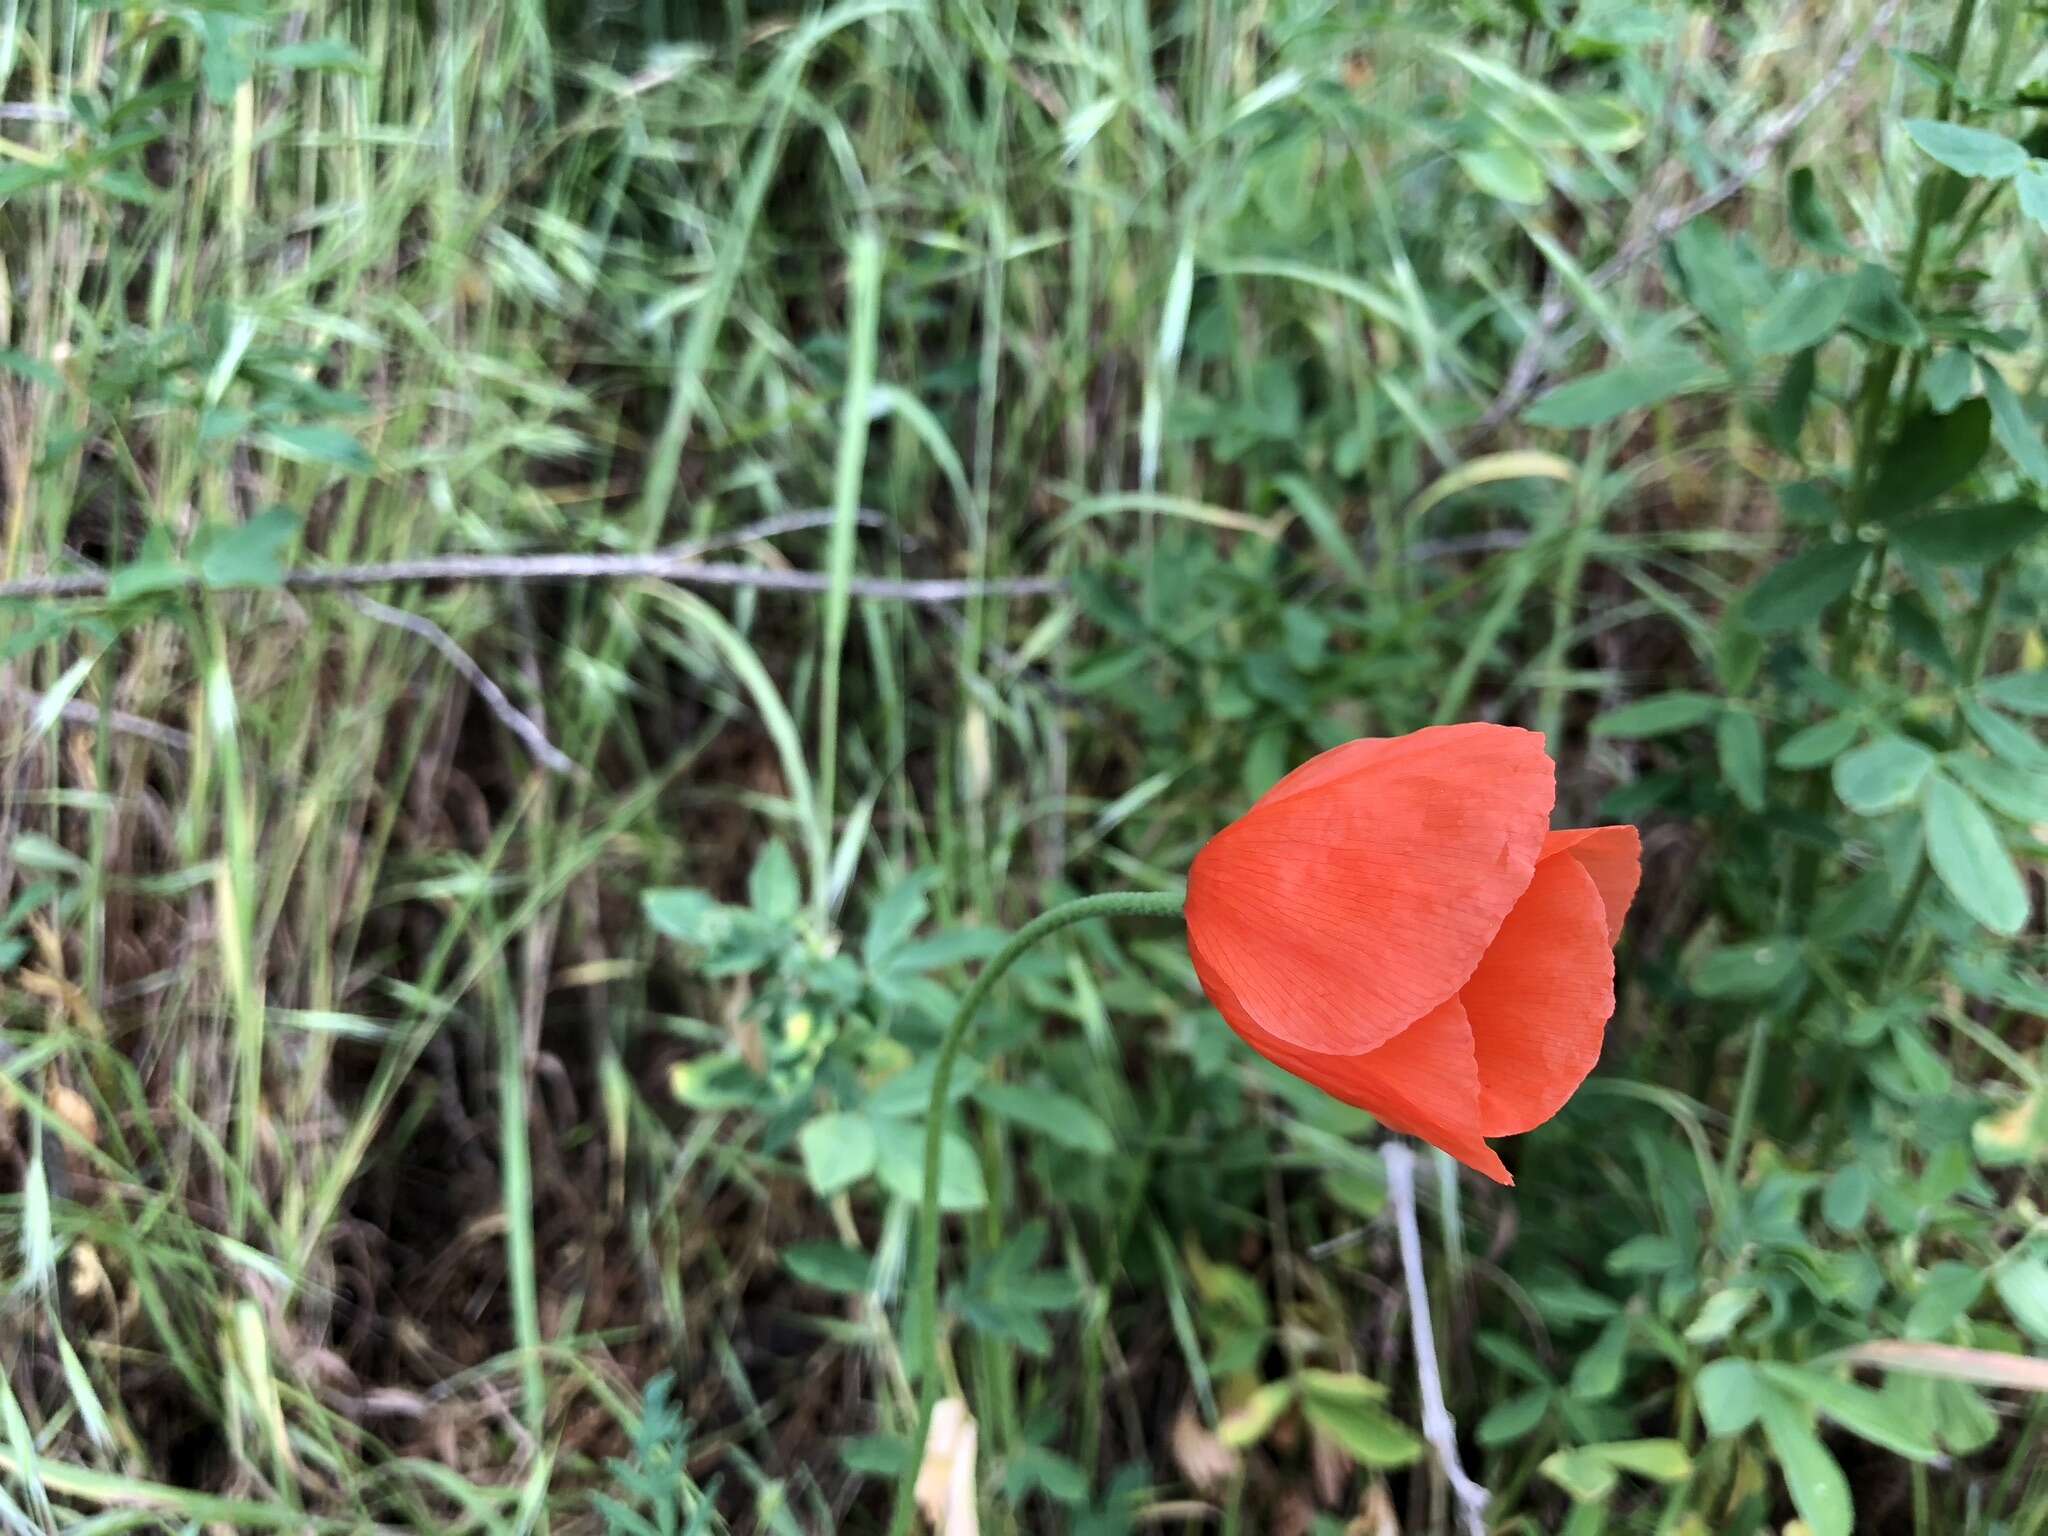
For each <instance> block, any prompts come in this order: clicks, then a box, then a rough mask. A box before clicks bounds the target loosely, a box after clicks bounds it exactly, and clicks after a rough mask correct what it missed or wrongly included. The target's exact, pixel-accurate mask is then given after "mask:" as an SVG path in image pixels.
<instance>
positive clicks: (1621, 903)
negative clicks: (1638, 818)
mask: <svg viewBox="0 0 2048 1536" xmlns="http://www.w3.org/2000/svg"><path fill="white" fill-rule="evenodd" d="M1560 853H1565V854H1570V855H1571V856H1572V857H1573V858H1574V859H1577V860H1578V861H1579V867H1580V868H1581V869H1583V870H1585V872H1586V873H1587V874H1589V875H1591V876H1592V877H1593V884H1594V885H1595V886H1596V887H1597V888H1598V889H1599V891H1600V901H1601V904H1602V905H1603V906H1605V907H1606V909H1607V942H1608V943H1610V944H1615V943H1619V942H1620V940H1621V924H1622V920H1623V919H1624V918H1626V917H1627V916H1628V909H1629V903H1631V902H1633V901H1634V900H1635V899H1636V886H1637V885H1638V884H1639V883H1640V882H1641V880H1642V878H1643V839H1642V837H1641V836H1640V835H1639V834H1638V833H1637V831H1636V829H1635V828H1634V827H1575V828H1573V829H1572V830H1571V831H1569V832H1553V833H1551V834H1550V835H1549V836H1548V837H1546V838H1544V839H1543V857H1544V858H1546V859H1548V858H1550V857H1552V856H1553V855H1556V854H1560Z"/></svg>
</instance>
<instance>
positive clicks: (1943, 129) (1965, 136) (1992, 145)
mask: <svg viewBox="0 0 2048 1536" xmlns="http://www.w3.org/2000/svg"><path fill="white" fill-rule="evenodd" d="M1901 126H1902V127H1904V129H1905V130H1906V136H1907V137H1908V138H1910V139H1911V140H1912V141H1913V142H1914V143H1915V144H1918V145H1919V146H1920V147H1921V149H1923V150H1925V151H1926V152H1927V153H1928V154H1929V155H1932V156H1933V157H1934V158H1935V159H1936V160H1939V161H1940V162H1941V163H1942V164H1943V165H1945V166H1947V167H1948V168H1949V169H1950V170H1952V171H1954V172H1955V173H1956V174H1957V175H1958V176H1974V177H1981V178H1986V179H1989V180H1992V181H2003V180H2005V179H2006V178H2007V177H2008V176H2016V175H2018V174H2019V173H2020V172H2021V171H2023V170H2025V169H2026V168H2027V158H2028V157H2027V152H2026V150H2024V149H2023V148H2021V147H2020V146H2019V145H2017V144H2015V143H2013V141H2012V140H2011V139H2008V138H2007V137H2006V136H2005V135H2004V134H2002V133H1991V132H1989V131H1988V130H1986V129H1983V128H1967V127H1965V126H1963V124H1961V123H1944V122H1940V121H1937V120H1935V119H1933V118H1926V117H1909V118H1907V119H1906V121H1905V122H1904V123H1903V124H1902V125H1901Z"/></svg>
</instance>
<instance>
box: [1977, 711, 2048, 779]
mask: <svg viewBox="0 0 2048 1536" xmlns="http://www.w3.org/2000/svg"><path fill="white" fill-rule="evenodd" d="M1962 710H1963V718H1964V719H1965V720H1967V721H1968V722H1969V725H1970V730H1971V733H1972V734H1973V735H1975V736H1976V738H1977V739H1978V740H1979V741H1981V742H1983V743H1984V745H1985V746H1987V747H1989V748H1990V749H1991V750H1992V751H1993V752H1994V753H1996V754H1997V755H1998V756H2000V757H2002V758H2004V759H2005V760H2006V761H2007V762H2008V763H2011V764H2012V765H2013V766H2014V767H2015V768H2024V769H2026V770H2027V772H2029V773H2048V747H2044V746H2042V745H2041V743H2040V742H2039V741H2038V740H2036V739H2035V737H2034V733H2033V732H2032V731H2030V730H2028V729H2027V728H2026V727H2025V726H2023V725H2021V724H2019V723H2018V722H2017V721H2013V720H2008V719H2006V717H2005V716H2004V715H2001V714H2000V713H1999V712H1998V711H1997V710H1995V709H1992V708H1990V707H1988V706H1987V705H1984V704H1980V703H1979V702H1978V701H1977V700H1975V699H1969V698H1966V699H1964V700H1963V702H1962Z"/></svg>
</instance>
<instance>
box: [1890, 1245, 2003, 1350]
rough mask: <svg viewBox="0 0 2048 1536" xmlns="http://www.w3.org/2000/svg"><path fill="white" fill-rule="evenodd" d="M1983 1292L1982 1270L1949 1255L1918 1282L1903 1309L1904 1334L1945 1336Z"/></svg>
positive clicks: (1925, 1336) (1939, 1337)
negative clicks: (1904, 1313)
mask: <svg viewBox="0 0 2048 1536" xmlns="http://www.w3.org/2000/svg"><path fill="white" fill-rule="evenodd" d="M1983 1294H1984V1272H1983V1271H1982V1270H1980V1269H1977V1268H1975V1267H1974V1266H1972V1265H1969V1264H1959V1263H1957V1262H1956V1261H1955V1260H1953V1259H1949V1260H1945V1261H1943V1262H1942V1263H1940V1264H1937V1265H1935V1266H1934V1267H1933V1268H1932V1269H1930V1270H1928V1271H1927V1274H1926V1277H1925V1278H1924V1279H1923V1280H1922V1281H1921V1282H1920V1291H1919V1294H1918V1295H1916V1296H1915V1297H1914V1298H1913V1305H1912V1307H1911V1308H1910V1309H1909V1310H1908V1311H1907V1313H1906V1337H1907V1338H1909V1339H1942V1338H1946V1337H1947V1336H1948V1335H1949V1334H1950V1333H1951V1332H1952V1331H1953V1330H1954V1329H1955V1326H1956V1324H1957V1323H1959V1322H1961V1321H1962V1320H1963V1318H1964V1316H1965V1315H1966V1314H1967V1313H1968V1312H1969V1310H1970V1308H1972V1307H1974V1306H1975V1305H1976V1304H1977V1298H1978V1297H1980V1296H1982V1295H1983Z"/></svg>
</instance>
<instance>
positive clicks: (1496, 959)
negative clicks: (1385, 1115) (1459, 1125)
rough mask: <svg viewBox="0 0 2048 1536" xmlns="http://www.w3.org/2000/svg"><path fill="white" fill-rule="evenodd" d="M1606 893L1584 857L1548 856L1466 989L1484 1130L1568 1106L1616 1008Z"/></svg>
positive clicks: (1504, 1130) (1517, 1124) (1529, 1122)
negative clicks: (1584, 864) (1476, 1061)
mask: <svg viewBox="0 0 2048 1536" xmlns="http://www.w3.org/2000/svg"><path fill="white" fill-rule="evenodd" d="M1607 923H1608V910H1607V906H1606V904H1605V902H1604V900H1603V897H1602V893H1601V891H1600V889H1599V887H1598V885H1597V883H1596V882H1595V880H1594V877H1593V876H1592V875H1590V874H1589V873H1588V872H1587V871H1586V869H1585V868H1584V867H1583V865H1582V864H1581V863H1580V862H1579V860H1577V859H1575V858H1551V859H1545V860H1544V861H1543V862H1542V863H1540V864H1538V865H1537V866H1536V877H1535V878H1534V879H1533V880H1531V881H1530V882H1529V889H1528V890H1527V891H1526V892H1525V893H1524V894H1523V896H1522V899H1521V900H1520V901H1519V902H1517V903H1516V904H1515V909H1514V911H1512V912H1510V913H1509V914H1508V918H1507V921H1506V922H1504V923H1502V924H1501V926H1500V933H1499V935H1498V936H1497V937H1496V938H1495V939H1494V941H1493V945H1492V947H1491V948H1490V949H1488V950H1487V952H1486V958H1485V959H1483V960H1481V961H1480V962H1479V969H1478V970H1477V971H1475V972H1474V973H1473V976H1472V979H1471V980H1470V981H1468V982H1467V983H1465V989H1464V991H1463V992H1461V993H1460V994H1459V996H1460V998H1461V999H1462V1000H1463V1002H1464V1005H1465V1013H1466V1015H1467V1017H1468V1018H1469V1019H1470V1021H1471V1026H1472V1040H1473V1048H1474V1051H1475V1052H1476V1054H1477V1057H1478V1062H1479V1129H1480V1131H1481V1132H1482V1133H1483V1134H1485V1135H1488V1136H1512V1135H1515V1134H1516V1133H1517V1132H1521V1131H1526V1130H1531V1129H1533V1128H1534V1127H1536V1126H1539V1125H1541V1124H1542V1123H1543V1122H1544V1121H1546V1120H1548V1119H1549V1118H1550V1117H1551V1116H1552V1115H1554V1114H1556V1113H1557V1112H1558V1110H1560V1109H1562V1108H1563V1107H1564V1102H1565V1100H1566V1099H1568V1098H1570V1097H1571V1096H1572V1092H1573V1090H1575V1089H1576V1088H1577V1087H1578V1086H1579V1084H1580V1083H1582V1082H1584V1081H1585V1079H1586V1074H1587V1073H1588V1072H1590V1071H1592V1070H1593V1064H1594V1063H1595V1062H1596V1061H1598V1060H1599V1059H1600V1041H1601V1038H1602V1037H1603V1036H1604V1035H1605V1033H1606V1030H1607V1020H1608V1018H1609V1016H1610V1015H1611V1014H1612V1013H1613V1012H1614V951H1613V945H1612V943H1611V942H1610V941H1609V939H1608V937H1607Z"/></svg>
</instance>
